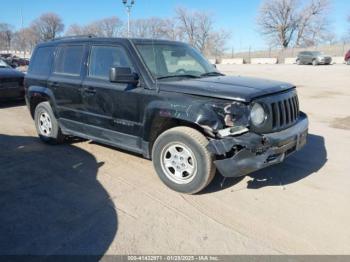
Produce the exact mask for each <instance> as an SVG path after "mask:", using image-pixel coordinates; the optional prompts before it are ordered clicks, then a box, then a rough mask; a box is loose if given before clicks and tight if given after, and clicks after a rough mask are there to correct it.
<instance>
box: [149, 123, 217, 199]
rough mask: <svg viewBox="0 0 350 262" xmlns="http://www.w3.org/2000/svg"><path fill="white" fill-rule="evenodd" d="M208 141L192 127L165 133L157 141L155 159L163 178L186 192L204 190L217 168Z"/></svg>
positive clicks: (192, 192)
mask: <svg viewBox="0 0 350 262" xmlns="http://www.w3.org/2000/svg"><path fill="white" fill-rule="evenodd" d="M207 145H208V140H207V138H206V137H205V136H204V135H203V134H202V133H200V132H199V131H197V130H195V129H192V128H189V127H176V128H172V129H169V130H167V131H165V132H164V133H163V134H161V135H160V136H159V137H158V138H157V140H156V141H155V143H154V146H153V149H152V160H153V165H154V168H155V170H156V172H157V174H158V176H159V178H160V179H161V180H162V182H163V183H164V184H166V185H167V186H168V187H169V188H171V189H173V190H175V191H177V192H181V193H186V194H195V193H197V192H199V191H201V190H203V189H204V188H205V187H206V186H207V185H209V183H210V182H211V181H212V180H213V178H214V176H215V171H216V168H215V166H214V163H213V156H212V154H211V153H210V152H209V151H208V150H207V149H206V146H207Z"/></svg>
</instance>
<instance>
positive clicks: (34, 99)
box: [30, 96, 49, 119]
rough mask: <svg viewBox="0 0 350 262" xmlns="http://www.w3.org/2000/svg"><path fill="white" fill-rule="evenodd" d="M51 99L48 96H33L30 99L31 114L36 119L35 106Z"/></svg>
mask: <svg viewBox="0 0 350 262" xmlns="http://www.w3.org/2000/svg"><path fill="white" fill-rule="evenodd" d="M46 101H49V100H48V99H47V98H46V97H43V96H33V97H32V98H31V99H30V115H31V116H32V118H33V119H34V113H35V108H36V107H37V106H38V105H39V104H40V103H42V102H46Z"/></svg>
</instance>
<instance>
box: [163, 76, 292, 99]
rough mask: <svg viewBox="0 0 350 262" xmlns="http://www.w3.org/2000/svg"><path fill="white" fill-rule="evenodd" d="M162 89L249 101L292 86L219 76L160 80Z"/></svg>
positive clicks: (276, 82)
mask: <svg viewBox="0 0 350 262" xmlns="http://www.w3.org/2000/svg"><path fill="white" fill-rule="evenodd" d="M159 88H160V90H162V91H167V92H177V93H185V94H192V95H200V96H207V97H214V98H222V99H228V100H237V101H243V102H250V101H251V100H252V99H254V98H257V97H260V96H264V95H268V94H274V93H280V92H283V91H286V90H288V89H292V88H294V86H293V85H291V84H289V83H284V82H279V81H271V80H266V79H259V78H252V77H241V76H219V77H206V78H198V79H188V80H187V79H186V80H182V81H171V82H160V83H159Z"/></svg>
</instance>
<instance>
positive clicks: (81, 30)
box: [0, 0, 350, 56]
mask: <svg viewBox="0 0 350 262" xmlns="http://www.w3.org/2000/svg"><path fill="white" fill-rule="evenodd" d="M330 8H331V2H330V0H305V1H301V0H263V1H262V4H261V7H260V9H259V10H258V16H257V25H258V28H259V33H260V34H262V36H264V37H266V39H267V40H268V41H269V45H270V46H271V47H272V46H275V47H282V48H288V47H308V46H313V45H317V44H320V43H323V42H328V43H330V42H332V41H334V40H335V38H336V36H335V35H334V33H333V32H332V28H331V26H330V25H331V23H330V21H329V18H328V15H329V11H330ZM215 22H216V21H215V17H214V16H213V15H212V14H211V13H208V12H204V11H197V10H188V9H186V8H177V9H175V12H174V16H173V17H169V18H159V17H151V18H147V19H133V20H132V21H131V36H132V37H140V38H158V39H170V40H178V41H183V42H188V43H189V44H191V45H192V46H194V47H196V48H198V49H199V50H200V51H201V52H203V53H204V54H206V55H209V56H210V55H211V56H213V55H215V56H218V55H221V54H223V53H224V52H225V50H226V47H227V44H228V41H229V39H230V38H231V32H229V31H227V30H224V29H220V28H219V29H218V28H217V26H216V25H215ZM348 22H349V25H350V15H349V17H348ZM232 26H239V25H232ZM349 27H350V26H349ZM65 29H66V27H65V25H64V23H63V20H62V18H61V17H60V16H59V15H57V14H55V13H45V14H43V15H41V16H40V17H38V18H37V19H35V20H34V21H32V22H31V23H30V25H29V26H28V27H26V28H22V29H19V30H15V28H14V27H13V26H12V25H9V24H7V23H1V22H0V50H11V49H16V50H26V51H29V52H30V51H31V50H33V48H34V47H35V45H36V44H37V43H39V42H42V41H48V40H51V39H53V38H55V37H57V36H62V35H66V36H77V35H95V36H100V37H125V36H126V35H127V33H126V23H125V22H124V21H123V20H121V19H120V18H118V17H116V16H113V17H107V18H103V19H100V20H96V21H93V22H91V23H89V24H86V25H80V24H73V25H70V26H69V27H68V28H67V30H65ZM349 35H350V28H349Z"/></svg>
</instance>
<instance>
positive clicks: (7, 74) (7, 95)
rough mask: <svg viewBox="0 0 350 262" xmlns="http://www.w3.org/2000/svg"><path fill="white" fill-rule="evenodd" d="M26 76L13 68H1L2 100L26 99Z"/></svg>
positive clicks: (0, 91) (0, 95) (0, 97)
mask: <svg viewBox="0 0 350 262" xmlns="http://www.w3.org/2000/svg"><path fill="white" fill-rule="evenodd" d="M23 79H24V74H23V73H21V72H19V71H17V70H15V69H12V68H0V99H2V100H3V99H24V87H23Z"/></svg>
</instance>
